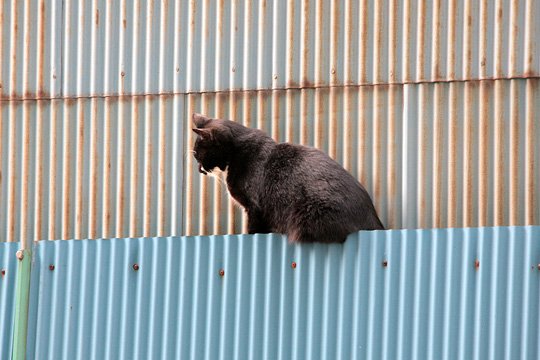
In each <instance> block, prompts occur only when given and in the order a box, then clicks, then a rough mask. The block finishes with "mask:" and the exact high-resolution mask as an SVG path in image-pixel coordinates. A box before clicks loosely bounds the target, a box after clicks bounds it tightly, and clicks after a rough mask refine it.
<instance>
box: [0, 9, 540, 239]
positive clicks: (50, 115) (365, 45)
mask: <svg viewBox="0 0 540 360" xmlns="http://www.w3.org/2000/svg"><path fill="white" fill-rule="evenodd" d="M539 21H540V2H537V1H533V0H527V1H517V0H499V1H497V2H493V1H486V0H484V1H481V2H470V1H466V0H453V1H450V2H442V1H434V2H429V1H421V2H415V1H401V2H400V1H397V0H385V1H374V0H363V1H360V2H355V1H349V0H343V1H338V2H334V3H333V4H332V5H330V4H329V3H328V2H325V1H321V0H318V1H307V0H306V1H289V2H279V1H265V0H260V1H244V2H242V1H231V2H229V1H220V2H217V3H213V2H210V1H208V0H202V1H187V0H186V1H157V0H144V1H142V0H137V1H134V2H131V1H126V0H122V1H116V2H114V1H104V0H95V1H89V0H87V1H73V0H63V1H62V0H54V1H44V0H29V1H24V2H22V1H21V2H17V1H16V2H3V3H2V4H0V99H3V100H0V238H1V239H2V240H7V241H18V240H19V239H22V240H23V241H27V240H38V239H58V238H62V239H68V238H88V237H90V238H95V237H126V236H154V235H160V236H168V235H181V234H197V235H200V234H210V233H216V234H217V233H237V232H241V231H243V229H244V228H245V219H244V218H243V214H242V212H241V211H240V210H239V209H235V208H234V207H233V204H232V202H231V201H230V200H228V199H227V196H226V194H225V191H224V187H222V186H219V185H217V184H215V183H213V182H212V181H208V180H207V179H205V178H203V177H201V176H200V175H199V174H198V173H196V172H194V169H195V168H194V164H193V159H192V157H191V156H190V155H189V150H190V149H191V144H192V141H193V136H192V134H191V133H190V131H189V130H188V127H189V116H190V113H191V112H192V111H197V112H206V113H208V114H210V115H219V116H224V117H229V118H233V119H237V120H239V121H242V122H243V123H245V124H249V125H252V126H256V127H260V128H263V129H265V130H267V131H269V132H270V133H271V134H272V135H273V136H274V137H275V138H276V139H278V140H287V141H289V140H290V141H294V142H300V143H304V144H310V145H314V146H316V147H319V148H321V149H323V150H324V151H326V152H328V153H329V154H330V155H331V156H332V157H334V158H335V159H337V160H338V161H339V162H341V163H342V164H343V165H344V166H345V167H346V168H347V169H348V170H350V171H351V172H352V173H353V174H354V175H355V176H356V177H357V178H359V179H360V180H361V181H362V182H363V183H365V185H366V186H367V187H368V189H369V190H370V192H371V193H372V194H373V197H374V198H375V202H376V205H377V208H378V209H379V211H380V213H381V215H382V218H383V221H384V222H385V224H386V225H387V226H388V227H391V228H406V227H415V228H417V227H422V228H428V227H446V226H451V227H452V226H484V225H525V224H540V211H539V210H538V209H539V208H540V199H539V198H540V192H539V190H538V189H540V184H539V180H538V179H539V177H540V176H539V171H540V167H539V166H538V164H539V163H540V162H539V160H538V154H539V153H540V148H539V146H540V145H538V144H539V143H540V141H539V137H540V136H539V132H540V125H539V124H540V108H539V106H540V105H538V104H539V103H540V101H539V99H540V98H539V96H540V95H539V93H540V91H539V90H538V87H539V86H538V85H539V81H540V80H539V79H540V46H539V39H540V26H537V23H538V22H539ZM518 78H519V79H518ZM521 78H524V79H522V80H521ZM478 79H484V80H482V81H477V80H478ZM494 79H505V80H494ZM462 80H463V82H461V81H462ZM119 94H120V95H121V96H120V97H118V96H117V95H119ZM131 94H144V95H145V96H131ZM158 94H162V95H158ZM164 94H166V95H164ZM173 94H174V95H173ZM36 98H38V99H42V100H37V101H36V100H28V99H36ZM51 98H57V99H54V100H51ZM21 99H25V100H24V101H22V100H21ZM186 157H187V161H186V166H184V160H185V159H186ZM516 174H517V175H516ZM183 176H184V177H183ZM426 189H427V190H426Z"/></svg>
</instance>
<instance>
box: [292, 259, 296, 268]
mask: <svg viewBox="0 0 540 360" xmlns="http://www.w3.org/2000/svg"><path fill="white" fill-rule="evenodd" d="M291 267H292V268H293V269H296V262H295V261H293V262H292V264H291Z"/></svg>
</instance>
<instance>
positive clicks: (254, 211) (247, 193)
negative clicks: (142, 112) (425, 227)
mask: <svg viewBox="0 0 540 360" xmlns="http://www.w3.org/2000/svg"><path fill="white" fill-rule="evenodd" d="M193 123H194V125H195V128H194V129H193V131H195V132H196V133H197V134H198V137H197V140H196V141H195V146H194V152H195V154H194V155H195V159H196V160H197V161H198V162H199V171H200V172H201V173H203V174H206V172H208V171H212V169H214V168H216V167H218V168H220V169H221V170H225V169H227V170H228V171H227V187H228V189H229V193H230V194H231V195H232V197H233V198H234V199H235V200H236V201H238V203H240V204H241V205H242V206H243V207H244V208H245V210H246V212H247V214H248V231H249V233H250V234H253V233H269V232H277V233H282V234H287V236H288V237H289V240H290V241H299V242H313V241H320V242H343V241H345V239H346V237H347V235H348V234H350V233H352V232H355V231H358V230H378V229H384V227H383V225H382V223H381V221H380V220H379V217H378V216H377V212H376V211H375V207H374V206H373V203H372V202H371V199H370V197H369V194H368V193H367V191H366V190H365V189H364V187H363V186H362V185H361V184H360V183H359V182H358V181H356V179H355V178H353V177H352V176H351V175H350V174H349V173H348V172H347V171H346V170H345V169H343V168H342V167H341V166H340V165H339V164H338V163H337V162H335V161H334V160H332V159H331V158H330V157H328V156H327V155H326V154H324V153H323V152H321V151H319V150H317V149H314V148H311V147H306V146H301V145H294V144H289V143H282V144H277V143H276V142H275V141H274V140H273V139H272V138H270V137H269V136H268V135H266V134H265V133H264V132H262V131H260V130H256V129H250V128H246V127H244V126H242V125H240V124H238V123H235V122H233V121H229V120H220V119H210V118H207V117H205V116H203V115H199V114H193Z"/></svg>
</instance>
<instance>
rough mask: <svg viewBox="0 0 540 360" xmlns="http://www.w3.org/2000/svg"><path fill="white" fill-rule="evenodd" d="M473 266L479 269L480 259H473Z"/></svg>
mask: <svg viewBox="0 0 540 360" xmlns="http://www.w3.org/2000/svg"><path fill="white" fill-rule="evenodd" d="M474 268H475V269H479V268H480V260H478V259H476V260H474Z"/></svg>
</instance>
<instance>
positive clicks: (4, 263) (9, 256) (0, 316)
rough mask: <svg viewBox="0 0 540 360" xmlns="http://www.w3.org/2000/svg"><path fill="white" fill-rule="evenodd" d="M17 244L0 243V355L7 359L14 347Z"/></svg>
mask: <svg viewBox="0 0 540 360" xmlns="http://www.w3.org/2000/svg"><path fill="white" fill-rule="evenodd" d="M17 245H18V244H17V243H0V355H1V356H2V358H7V356H8V354H11V349H12V347H13V329H14V318H15V297H14V296H13V295H14V294H15V280H16V277H17V258H16V257H15V253H16V252H17V250H18V246H17Z"/></svg>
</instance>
